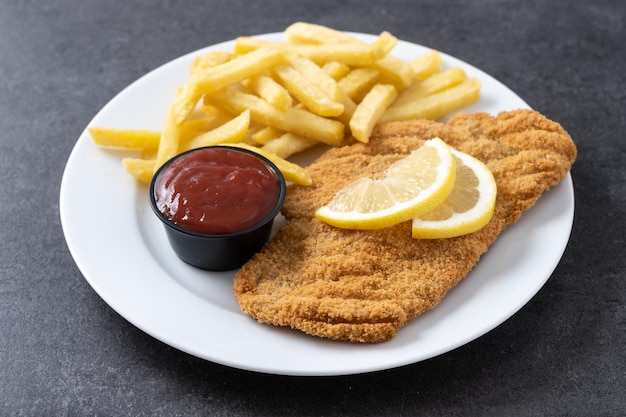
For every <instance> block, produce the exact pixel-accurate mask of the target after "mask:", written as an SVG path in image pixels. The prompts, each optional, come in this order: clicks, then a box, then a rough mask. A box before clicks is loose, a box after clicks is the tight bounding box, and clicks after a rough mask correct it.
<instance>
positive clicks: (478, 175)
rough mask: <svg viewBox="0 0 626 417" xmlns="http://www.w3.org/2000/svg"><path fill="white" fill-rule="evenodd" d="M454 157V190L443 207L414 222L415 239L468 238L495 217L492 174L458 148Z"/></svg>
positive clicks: (494, 187) (415, 219)
mask: <svg viewBox="0 0 626 417" xmlns="http://www.w3.org/2000/svg"><path fill="white" fill-rule="evenodd" d="M452 154H453V155H454V158H455V159H456V183H455V185H454V188H453V189H452V192H451V193H450V195H448V198H446V200H445V201H444V202H443V203H442V204H441V205H439V206H438V207H437V208H435V209H434V210H433V211H431V212H429V213H426V214H424V215H420V216H416V218H414V219H413V224H412V235H413V237H414V238H420V239H438V238H449V237H456V236H461V235H465V234H468V233H472V232H475V231H477V230H479V229H481V228H483V227H484V226H485V225H486V224H487V223H489V220H491V217H492V216H493V211H494V208H495V204H496V194H497V187H496V182H495V180H494V179H493V175H492V173H491V171H489V168H487V166H485V164H483V163H482V162H480V161H479V160H478V159H476V158H474V157H472V156H470V155H468V154H465V153H462V152H459V151H457V150H455V149H452Z"/></svg>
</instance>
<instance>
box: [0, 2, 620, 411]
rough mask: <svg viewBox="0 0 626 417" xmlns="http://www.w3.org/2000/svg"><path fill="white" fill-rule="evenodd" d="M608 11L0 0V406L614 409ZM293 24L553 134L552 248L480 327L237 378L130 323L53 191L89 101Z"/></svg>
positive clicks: (614, 32) (616, 332) (616, 61)
mask: <svg viewBox="0 0 626 417" xmlns="http://www.w3.org/2000/svg"><path fill="white" fill-rule="evenodd" d="M625 12H626V7H625V6H624V3H623V2H622V1H621V0H614V1H611V0H597V1H593V2H589V1H569V2H567V1H563V2H556V1H551V0H543V1H541V0H532V1H523V2H522V1H504V0H476V1H472V2H465V1H446V0H444V1H442V0H428V1H386V2H370V3H369V4H368V3H366V2H359V1H328V0H319V1H316V2H310V1H306V2H300V1H291V2H282V1H259V2H246V1H242V0H229V1H224V0H217V1H212V2H203V1H195V0H192V1H185V2H182V1H179V2H176V1H172V0H162V1H154V2H151V1H147V0H140V1H134V2H129V1H125V0H110V1H97V0H57V1H54V2H52V1H49V2H46V1H34V0H23V1H12V0H0V182H1V184H2V192H0V209H1V212H2V213H3V216H4V217H3V220H2V221H1V222H0V237H1V239H0V415H3V416H4V415H6V416H14V415H15V416H79V415H80V416H84V415H101V416H113V415H133V416H175V415H181V416H183V415H184V416H206V415H222V416H253V415H254V416H256V415H280V416H287V415H289V416H291V415H312V416H313V415H319V416H330V415H336V416H385V415H389V416H392V415H393V416H398V415H446V416H466V415H472V416H476V415H482V416H488V415H494V416H495V415H497V416H503V415H507V416H518V415H519V416H523V415H554V416H563V415H588V416H599V415H603V416H608V415H616V416H617V415H623V413H624V410H625V409H626V353H625V351H626V350H625V349H624V346H626V306H625V304H626V284H625V273H626V268H625V261H624V232H625V226H624V224H625V222H624V219H625V218H626V210H625V208H624V207H625V205H626V201H625V200H626V197H625V195H626V188H625V187H624V183H625V182H626V169H625V168H624V164H625V162H626V161H625V157H624V156H625V153H626V137H625V129H624V128H625V125H626V121H625V114H626V113H625V112H624V106H625V105H626V99H625V93H624V91H625V87H626V82H625V75H624V74H625V73H626V59H625V58H626V52H625V48H624V41H626V36H625V30H624V24H625V18H626V16H625V15H626V13H625ZM297 20H304V21H309V22H316V23H321V24H325V25H328V26H331V27H335V28H338V29H344V30H351V31H359V32H368V33H377V32H380V31H382V30H389V31H391V32H392V33H393V34H395V35H396V36H398V37H399V38H401V39H405V40H408V41H412V42H416V43H420V44H423V45H427V46H430V47H432V48H436V49H439V50H441V51H444V52H447V53H449V54H452V55H454V56H457V57H459V58H460V59H463V60H465V61H466V62H468V63H470V64H473V65H475V66H477V67H479V68H481V69H483V70H485V71H486V72H488V73H490V74H491V75H493V76H494V77H496V78H497V79H499V80H501V81H502V82H503V83H505V84H506V85H508V86H509V87H510V88H512V89H513V90H514V91H516V92H517V93H518V94H519V95H520V96H521V97H522V98H524V99H525V100H526V101H527V102H528V103H529V104H530V105H531V106H532V107H534V108H535V109H537V110H539V111H541V112H542V113H544V114H546V115H547V116H548V117H550V118H552V119H554V120H556V121H558V122H560V123H561V124H562V125H563V126H564V127H565V128H566V129H567V130H568V131H569V132H570V133H571V135H572V136H573V138H574V140H575V141H576V144H577V146H578V150H579V157H578V160H577V162H576V164H575V166H574V168H573V170H572V177H573V180H574V187H575V196H576V197H575V198H576V214H575V220H574V227H573V231H572V236H571V240H570V243H569V246H568V248H567V250H566V251H565V254H564V256H563V259H562V260H561V262H560V264H559V265H558V267H557V268H556V270H555V272H554V274H553V275H552V277H551V279H550V280H549V281H548V282H547V284H546V285H545V286H544V287H543V288H542V289H541V291H540V292H539V293H538V294H537V295H536V296H535V297H534V298H533V299H532V300H531V301H530V302H529V303H528V304H527V305H526V306H525V307H524V308H522V309H521V310H520V311H519V312H518V313H517V314H515V315H514V316H513V317H512V318H511V319H509V320H508V321H506V322H505V323H504V324H502V325H501V326H499V327H497V328H496V329H495V330H493V331H491V332H489V333H488V334H486V335H484V336H483V337H481V338H479V339H477V340H475V341H473V342H471V343H469V344H467V345H465V346H463V347H460V348H458V349H456V350H454V351H452V352H449V353H447V354H444V355H441V356H439V357H436V358H433V359H430V360H427V361H425V362H422V363H417V364H413V365H409V366H405V367H402V368H398V369H392V370H386V371H381V372H376V373H371V374H364V375H353V376H341V377H317V378H305V377H283V376H272V375H264V374H255V373H251V372H247V371H242V370H236V369H231V368H228V367H225V366H222V365H218V364H214V363H210V362H206V361H203V360H200V359H197V358H195V357H192V356H189V355H187V354H185V353H181V352H180V351H177V350H176V349H174V348H171V347H169V346H167V345H165V344H163V343H161V342H159V341H157V340H155V339H153V338H152V337H150V336H148V335H146V334H144V333H143V332H141V331H140V330H138V329H136V328H135V327H133V326H132V325H131V324H129V323H128V322H126V321H125V320H124V319H123V318H121V317H120V316H119V315H117V313H115V312H114V311H113V310H112V309H111V308H109V307H108V306H107V305H106V304H105V303H104V302H103V301H102V300H101V299H100V298H99V297H98V296H97V294H96V293H95V292H94V291H93V289H92V288H91V287H90V286H89V285H88V283H87V282H86V281H85V279H84V278H83V276H82V275H81V273H80V272H79V270H78V269H77V267H76V265H75V263H74V261H73V259H72V257H71V256H70V253H69V251H68V249H67V246H66V244H65V241H64V238H63V233H62V229H61V224H60V219H59V186H60V183H61V177H62V173H63V168H64V166H65V163H66V160H67V158H68V156H69V154H70V152H71V150H72V147H73V146H74V143H75V141H76V140H77V138H78V136H79V135H80V133H81V131H82V130H83V129H84V128H85V126H86V125H87V123H88V122H89V121H90V120H91V118H92V117H93V116H94V115H95V114H96V113H97V111H98V110H99V109H100V108H101V107H102V106H103V105H104V104H106V103H107V102H108V101H109V100H110V99H111V98H112V97H113V96H114V95H115V94H116V93H117V92H119V91H120V90H122V89H123V88H124V87H126V86H127V85H128V84H129V83H131V82H132V81H134V80H135V79H137V78H138V77H140V76H141V75H143V74H144V73H146V72H147V71H149V70H151V69H154V68H156V67H157V66H159V65H161V64H163V63H165V62H168V61H169V60H171V59H173V58H175V57H177V56H180V55H182V54H185V53H187V52H190V51H193V50H195V49H198V48H201V47H203V46H206V45H209V44H213V43H217V42H220V41H224V40H228V39H232V38H234V37H236V36H238V35H252V34H257V33H265V32H275V31H280V30H282V29H283V28H285V27H286V26H287V25H289V24H290V23H292V22H294V21H297Z"/></svg>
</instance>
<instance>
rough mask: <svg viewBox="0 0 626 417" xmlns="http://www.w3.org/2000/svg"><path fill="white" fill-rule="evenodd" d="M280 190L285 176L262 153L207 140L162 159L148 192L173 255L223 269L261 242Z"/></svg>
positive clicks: (276, 209) (242, 260)
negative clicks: (197, 145)
mask: <svg viewBox="0 0 626 417" xmlns="http://www.w3.org/2000/svg"><path fill="white" fill-rule="evenodd" d="M285 193H286V185H285V179H284V178H283V176H282V174H281V172H280V171H279V169H278V168H277V167H276V166H275V165H274V164H273V163H272V162H271V161H269V160H268V159H267V158H265V157H263V156H261V155H259V154H256V153H254V152H252V151H249V150H247V149H241V148H235V147H229V146H209V147H204V148H198V149H193V150H190V151H187V152H183V153H181V154H179V155H177V156H175V157H173V158H172V159H170V160H169V161H167V162H166V163H165V164H163V166H161V168H159V170H158V171H157V172H156V173H155V175H154V176H153V178H152V181H151V183H150V196H149V198H150V205H151V207H152V210H153V211H154V213H155V214H156V215H157V217H158V218H159V219H160V220H161V222H162V223H163V224H164V227H165V231H166V234H167V238H168V240H169V242H170V245H171V246H172V248H173V250H174V252H175V253H176V254H177V255H178V257H179V258H181V259H182V260H183V261H185V262H187V263H189V264H191V265H193V266H196V267H198V268H202V269H207V270H212V271H223V270H229V269H236V268H239V267H240V266H242V265H243V264H244V263H246V262H247V261H248V260H249V259H250V258H251V257H252V255H254V254H255V253H256V252H258V251H259V250H260V249H261V248H262V247H263V245H265V243H267V241H268V240H269V238H270V233H271V230H272V224H273V222H274V217H276V215H277V214H278V213H279V212H280V210H281V208H282V205H283V202H284V200H285Z"/></svg>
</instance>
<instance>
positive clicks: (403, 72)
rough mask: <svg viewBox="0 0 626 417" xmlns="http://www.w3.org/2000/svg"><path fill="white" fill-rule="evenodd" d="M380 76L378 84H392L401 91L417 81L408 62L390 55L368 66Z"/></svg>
mask: <svg viewBox="0 0 626 417" xmlns="http://www.w3.org/2000/svg"><path fill="white" fill-rule="evenodd" d="M370 68H373V69H375V70H377V71H378V72H379V74H380V78H379V82H381V83H383V84H392V85H393V86H394V87H396V90H398V91H402V90H404V89H405V88H407V87H409V86H410V85H412V84H414V83H415V81H417V76H416V74H415V71H414V70H413V68H412V67H411V66H410V65H409V63H408V62H405V61H403V60H401V59H399V58H396V57H395V56H392V55H387V56H385V57H383V58H381V59H379V60H378V61H376V62H374V63H373V64H371V65H370Z"/></svg>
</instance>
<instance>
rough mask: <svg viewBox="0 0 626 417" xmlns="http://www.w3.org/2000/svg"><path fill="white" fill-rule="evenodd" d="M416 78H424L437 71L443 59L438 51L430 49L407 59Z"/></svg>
mask: <svg viewBox="0 0 626 417" xmlns="http://www.w3.org/2000/svg"><path fill="white" fill-rule="evenodd" d="M409 65H410V66H411V68H412V69H413V72H414V73H415V76H416V77H417V79H418V80H424V79H426V78H428V77H430V76H431V75H433V74H435V73H437V72H439V71H440V70H441V67H442V66H443V59H442V58H441V55H439V52H437V51H435V50H432V51H429V52H427V53H425V54H424V55H420V56H418V57H417V58H413V59H412V60H411V61H409Z"/></svg>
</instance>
